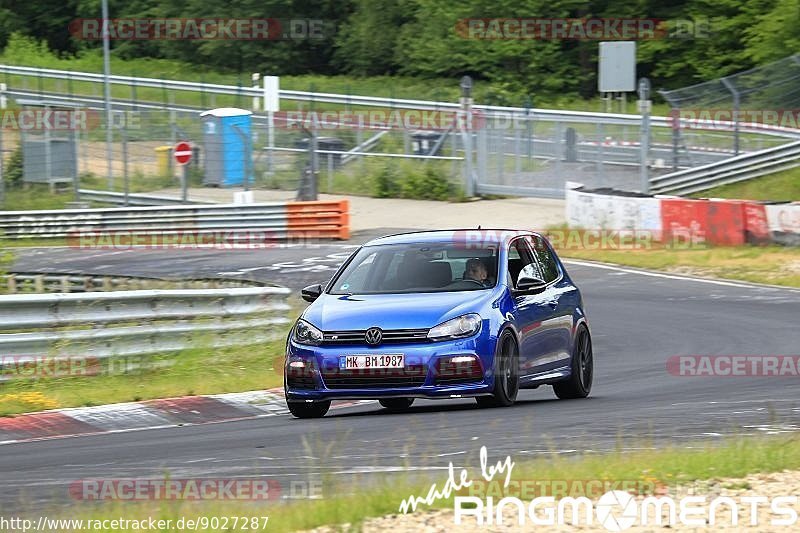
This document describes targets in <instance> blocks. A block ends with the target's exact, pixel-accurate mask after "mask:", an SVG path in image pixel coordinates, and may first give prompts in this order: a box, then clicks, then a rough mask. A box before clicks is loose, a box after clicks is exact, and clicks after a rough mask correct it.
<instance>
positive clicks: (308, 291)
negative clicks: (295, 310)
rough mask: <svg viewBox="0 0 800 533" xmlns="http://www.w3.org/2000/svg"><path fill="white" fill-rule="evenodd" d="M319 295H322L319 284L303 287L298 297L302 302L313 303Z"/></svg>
mask: <svg viewBox="0 0 800 533" xmlns="http://www.w3.org/2000/svg"><path fill="white" fill-rule="evenodd" d="M321 294H322V285H321V284H319V283H317V284H315V285H309V286H308V287H305V288H303V290H301V291H300V296H301V297H302V298H303V300H305V301H307V302H313V301H314V300H316V299H317V298H319V297H320V295H321Z"/></svg>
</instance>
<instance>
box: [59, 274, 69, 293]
mask: <svg viewBox="0 0 800 533" xmlns="http://www.w3.org/2000/svg"><path fill="white" fill-rule="evenodd" d="M61 292H72V287H70V285H69V276H61Z"/></svg>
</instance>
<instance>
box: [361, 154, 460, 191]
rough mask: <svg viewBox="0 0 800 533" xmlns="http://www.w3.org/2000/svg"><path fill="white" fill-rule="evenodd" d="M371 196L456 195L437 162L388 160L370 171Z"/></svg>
mask: <svg viewBox="0 0 800 533" xmlns="http://www.w3.org/2000/svg"><path fill="white" fill-rule="evenodd" d="M373 172H374V173H373V180H372V181H373V183H372V185H373V186H372V196H374V197H376V198H409V199H414V200H453V199H458V198H459V197H460V191H459V188H458V187H456V186H455V185H453V184H452V183H451V182H450V180H449V178H448V174H447V172H446V170H445V168H443V167H442V166H441V165H437V164H435V163H430V162H429V163H422V164H420V163H417V162H405V163H401V164H399V165H398V164H397V163H396V162H393V161H389V162H386V163H384V164H383V165H382V166H381V167H379V168H377V169H375V170H374V171H373Z"/></svg>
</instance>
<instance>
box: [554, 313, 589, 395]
mask: <svg viewBox="0 0 800 533" xmlns="http://www.w3.org/2000/svg"><path fill="white" fill-rule="evenodd" d="M593 376H594V356H593V355H592V338H591V336H590V335H589V330H588V329H587V328H586V326H584V325H583V324H581V325H580V329H579V330H578V335H577V337H576V338H575V346H574V347H573V349H572V374H571V375H570V377H569V379H566V380H564V381H560V382H558V383H554V384H553V391H554V392H555V393H556V396H558V397H559V398H560V399H562V400H571V399H574V398H586V397H587V396H589V391H591V390H592V379H593Z"/></svg>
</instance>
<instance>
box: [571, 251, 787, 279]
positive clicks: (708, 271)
mask: <svg viewBox="0 0 800 533" xmlns="http://www.w3.org/2000/svg"><path fill="white" fill-rule="evenodd" d="M558 253H559V255H560V256H561V257H563V258H572V259H586V260H590V261H601V262H603V263H615V264H618V265H626V266H632V267H638V268H646V269H649V270H662V271H665V272H671V273H675V274H688V275H694V276H701V277H708V278H725V279H732V280H739V281H750V282H753V283H767V284H770V285H784V286H787V287H800V249H797V248H784V247H781V246H736V247H708V248H701V249H685V250H676V249H649V250H574V249H560V250H558Z"/></svg>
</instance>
